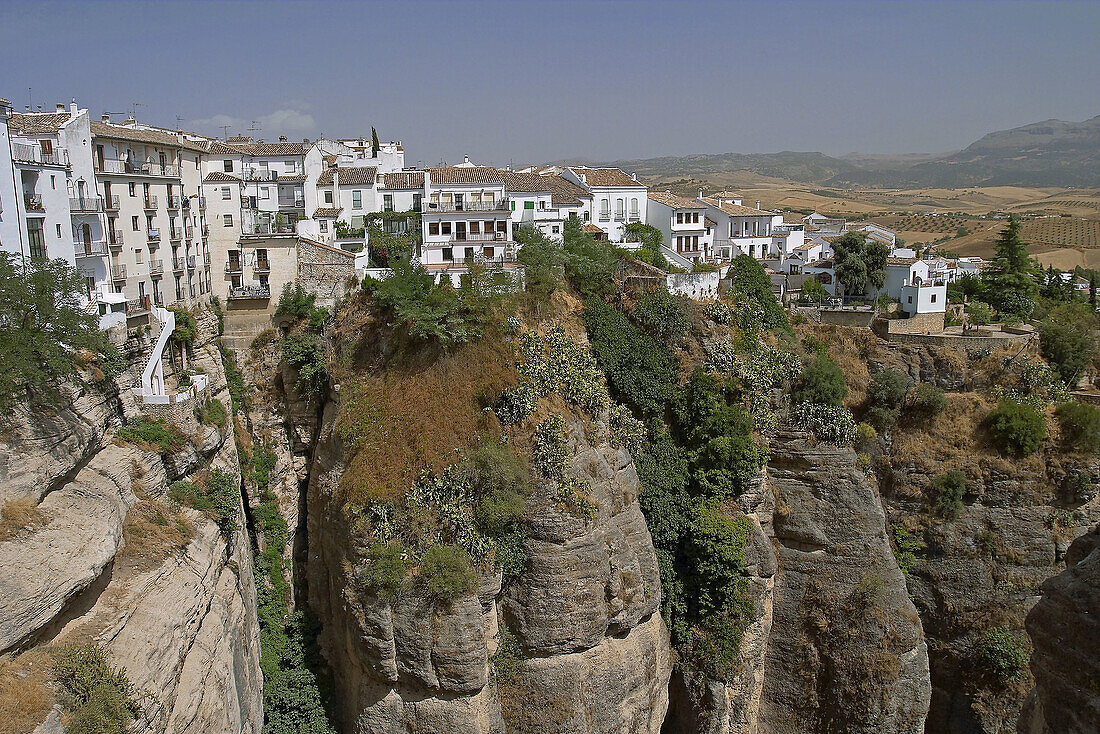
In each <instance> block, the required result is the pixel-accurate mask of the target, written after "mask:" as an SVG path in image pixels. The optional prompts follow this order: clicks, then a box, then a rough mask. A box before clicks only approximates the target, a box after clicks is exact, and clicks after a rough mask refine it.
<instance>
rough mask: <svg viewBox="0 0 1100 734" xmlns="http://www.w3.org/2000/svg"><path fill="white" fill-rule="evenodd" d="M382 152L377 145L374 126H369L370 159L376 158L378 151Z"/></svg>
mask: <svg viewBox="0 0 1100 734" xmlns="http://www.w3.org/2000/svg"><path fill="white" fill-rule="evenodd" d="M381 150H382V146H381V145H379V144H378V131H377V130H375V129H374V125H371V126H370V154H371V157H372V158H377V157H378V153H379V151H381Z"/></svg>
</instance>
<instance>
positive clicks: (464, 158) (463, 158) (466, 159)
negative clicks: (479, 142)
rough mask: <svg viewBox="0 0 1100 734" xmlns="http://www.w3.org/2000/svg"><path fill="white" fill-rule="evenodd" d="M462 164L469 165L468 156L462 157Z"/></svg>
mask: <svg viewBox="0 0 1100 734" xmlns="http://www.w3.org/2000/svg"><path fill="white" fill-rule="evenodd" d="M462 162H463V163H469V162H470V156H468V155H464V156H462Z"/></svg>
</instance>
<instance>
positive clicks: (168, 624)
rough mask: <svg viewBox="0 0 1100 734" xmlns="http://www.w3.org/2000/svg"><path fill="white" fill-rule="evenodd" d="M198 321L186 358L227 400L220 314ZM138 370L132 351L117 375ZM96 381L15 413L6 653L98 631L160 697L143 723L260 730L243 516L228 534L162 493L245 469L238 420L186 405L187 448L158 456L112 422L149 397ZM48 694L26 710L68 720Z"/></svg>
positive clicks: (137, 682) (129, 415) (2, 522)
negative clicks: (218, 337) (217, 332)
mask: <svg viewBox="0 0 1100 734" xmlns="http://www.w3.org/2000/svg"><path fill="white" fill-rule="evenodd" d="M200 327H201V328H200V336H199V338H198V339H197V341H196V343H195V344H194V347H193V360H194V361H193V365H192V366H193V367H195V368H198V369H200V370H202V371H203V372H205V373H206V374H207V375H208V376H210V378H211V387H210V388H209V395H210V397H213V398H215V399H223V400H226V401H227V396H226V395H225V394H224V393H225V378H224V374H223V372H222V369H221V361H220V359H219V357H218V354H217V350H216V348H215V347H214V344H213V341H212V340H213V338H214V333H213V331H214V326H213V321H212V319H201V320H200ZM131 356H133V357H141V352H140V350H139V349H135V350H132V352H131ZM143 366H144V364H143V363H142V362H141V361H140V359H135V360H134V362H133V364H132V365H131V367H130V370H129V372H128V373H123V375H121V376H120V377H119V379H118V382H119V383H122V384H127V380H132V379H133V378H134V376H135V374H136V373H137V372H140V370H141V368H142V367H143ZM135 371H136V372H135ZM88 377H89V379H88V381H87V382H85V383H80V384H78V385H74V386H69V387H67V388H66V389H65V391H64V393H63V395H62V396H61V398H60V399H59V400H57V401H55V402H53V403H51V404H50V405H48V406H37V405H36V406H35V407H34V408H33V409H28V410H24V411H22V412H20V413H19V414H18V415H16V416H15V417H14V418H13V419H12V420H11V422H10V424H9V426H8V428H7V431H6V432H5V434H4V437H3V441H2V442H0V456H2V457H3V458H2V460H0V461H2V465H3V466H4V467H5V468H6V472H5V476H4V481H3V483H2V484H0V491H2V492H3V496H2V498H0V527H2V528H3V531H4V532H3V533H2V534H0V588H2V589H3V590H4V592H3V594H0V652H8V653H11V654H13V655H14V656H15V657H14V658H13V659H14V661H15V664H17V665H18V664H19V661H20V660H21V659H23V658H26V659H28V660H31V659H35V658H34V656H35V655H36V654H37V653H38V652H39V651H41V650H55V649H58V648H60V647H62V646H64V645H69V644H86V643H89V642H95V643H98V644H99V645H101V646H102V647H104V648H105V649H106V651H107V653H108V656H109V658H110V661H111V663H112V664H113V665H117V666H121V667H122V668H124V669H125V670H126V672H127V675H128V676H129V678H130V680H131V681H132V682H133V684H134V686H135V688H136V689H138V690H141V691H145V692H147V693H148V694H150V695H149V696H147V697H146V698H145V699H144V704H143V710H142V714H141V716H140V720H139V725H140V727H141V728H142V730H143V731H153V732H205V731H226V732H257V731H259V728H260V726H261V724H262V720H263V715H262V711H261V708H260V695H259V692H260V689H261V688H262V685H261V681H260V675H259V667H258V645H257V635H256V616H255V588H254V585H253V580H252V565H251V553H250V552H249V545H248V539H247V535H246V533H245V532H244V528H243V522H238V523H237V524H236V525H235V529H234V530H232V531H231V532H230V533H228V534H226V533H223V532H222V531H221V530H219V527H218V526H217V525H216V524H215V523H214V521H213V520H211V519H210V518H209V517H208V516H207V515H205V514H204V513H201V512H197V511H195V510H192V509H189V508H187V507H184V506H179V505H177V504H176V503H174V502H172V501H170V500H169V499H168V498H167V493H168V485H169V483H170V482H171V481H173V480H176V479H194V478H196V477H197V476H198V475H199V474H200V473H202V472H205V471H209V470H210V469H212V468H218V469H222V470H225V471H228V472H230V473H231V474H232V476H233V477H235V478H236V480H237V481H239V472H238V469H237V456H236V449H235V447H234V443H233V441H232V440H227V439H228V438H230V436H231V434H230V431H229V428H228V427H225V426H223V427H217V426H212V425H202V424H200V423H199V422H198V421H197V420H196V419H195V416H194V415H193V414H192V411H191V406H190V405H185V406H182V409H181V410H177V411H176V412H174V413H173V414H172V415H171V420H172V423H173V425H175V426H176V427H177V428H178V429H179V436H180V440H181V445H179V446H178V447H177V448H178V450H176V451H172V452H165V455H164V456H162V455H161V452H160V451H159V450H158V447H157V446H155V445H148V444H142V443H140V442H138V443H137V444H135V443H132V442H131V443H126V442H123V441H121V440H119V439H117V438H116V437H115V431H116V429H117V428H118V427H119V426H120V425H121V424H122V423H123V422H124V421H125V420H126V419H133V418H135V417H137V416H138V415H139V414H140V413H141V412H142V410H143V406H140V405H137V404H135V402H134V399H133V397H132V395H131V393H130V392H129V390H128V389H124V390H121V391H120V390H119V388H118V387H117V383H116V382H115V381H114V380H111V379H105V380H100V381H98V382H95V381H93V378H92V377H91V375H90V373H89V375H88ZM240 514H241V513H240V507H239V504H238V515H240ZM27 669H28V670H29V671H30V674H29V676H28V678H27V680H26V685H28V686H43V688H42V690H43V691H47V690H48V689H46V688H45V687H44V685H45V682H46V678H47V677H48V669H47V666H45V665H42V664H39V665H37V666H29V667H28V668H27ZM50 703H51V699H50V697H49V696H44V697H43V698H42V699H41V704H40V705H41V706H42V708H43V710H40V711H35V712H33V714H34V715H32V716H26V717H25V720H26V721H27V722H30V721H31V720H32V719H34V718H36V717H40V718H39V720H43V719H47V714H48V719H47V721H46V723H45V724H44V729H45V730H47V731H59V730H60V729H59V717H58V713H57V709H55V710H54V711H53V712H52V713H50V712H49V705H50ZM17 730H18V729H17Z"/></svg>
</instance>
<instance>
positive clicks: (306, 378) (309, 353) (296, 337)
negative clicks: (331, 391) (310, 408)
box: [282, 332, 328, 400]
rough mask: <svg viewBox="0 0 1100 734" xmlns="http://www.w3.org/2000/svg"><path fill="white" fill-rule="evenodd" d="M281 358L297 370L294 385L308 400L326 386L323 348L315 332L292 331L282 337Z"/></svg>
mask: <svg viewBox="0 0 1100 734" xmlns="http://www.w3.org/2000/svg"><path fill="white" fill-rule="evenodd" d="M282 355H283V359H284V360H286V363H287V364H289V365H290V366H291V367H293V368H294V369H295V370H297V372H298V379H297V381H296V382H295V387H296V388H297V389H298V391H299V392H301V393H302V394H303V395H305V396H306V397H307V398H309V399H310V400H312V399H314V398H318V397H320V396H321V395H322V394H323V393H324V391H325V388H327V387H328V367H327V366H326V364H325V349H324V346H323V345H322V344H321V340H320V339H319V338H318V337H317V335H316V334H309V333H301V332H294V333H291V334H288V335H287V336H286V337H284V338H283V347H282Z"/></svg>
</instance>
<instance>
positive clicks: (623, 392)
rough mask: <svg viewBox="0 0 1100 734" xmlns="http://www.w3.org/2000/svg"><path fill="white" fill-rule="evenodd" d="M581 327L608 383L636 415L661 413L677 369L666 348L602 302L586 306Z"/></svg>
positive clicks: (674, 381)
mask: <svg viewBox="0 0 1100 734" xmlns="http://www.w3.org/2000/svg"><path fill="white" fill-rule="evenodd" d="M583 315H584V323H585V327H586V328H587V330H588V338H589V340H590V342H591V344H592V351H593V352H594V353H595V354H596V360H597V362H598V363H599V365H600V367H602V368H603V370H604V372H605V373H606V375H607V381H608V382H609V383H610V385H611V387H612V388H613V389H614V390H615V392H616V393H617V394H618V395H619V397H621V398H622V399H623V401H624V402H626V403H627V404H629V405H630V406H631V407H632V408H634V409H635V410H636V411H637V412H638V413H639V414H642V415H646V416H651V415H659V414H661V413H662V412H664V408H665V404H666V403H667V402H668V400H669V398H670V397H671V396H672V391H673V386H674V385H675V384H676V379H677V373H678V368H677V365H676V362H675V361H674V360H673V358H672V353H671V352H670V351H669V350H668V348H667V347H666V346H664V345H662V344H660V343H658V342H657V341H656V340H654V339H653V337H651V336H650V335H649V334H647V333H645V332H644V331H642V330H641V329H639V328H638V327H637V326H635V325H634V324H632V323H631V322H630V320H629V319H627V318H626V317H625V316H623V314H622V313H621V312H620V311H619V310H617V309H615V308H612V307H611V306H608V305H607V304H605V303H603V302H602V301H598V300H594V301H591V302H589V303H587V304H586V308H585V310H584V314H583Z"/></svg>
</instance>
